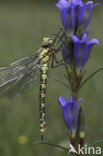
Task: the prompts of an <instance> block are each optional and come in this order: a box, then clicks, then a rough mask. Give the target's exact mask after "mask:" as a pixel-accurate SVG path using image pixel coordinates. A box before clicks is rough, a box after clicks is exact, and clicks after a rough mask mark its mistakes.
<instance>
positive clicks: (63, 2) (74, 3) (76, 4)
mask: <svg viewBox="0 0 103 156" xmlns="http://www.w3.org/2000/svg"><path fill="white" fill-rule="evenodd" d="M98 4H99V3H97V4H95V5H94V4H93V1H89V2H87V3H85V4H83V2H82V1H81V0H59V2H58V3H57V4H56V6H57V7H58V8H59V10H60V11H61V18H62V23H63V25H64V28H65V30H66V31H74V29H75V28H76V29H77V27H78V26H79V25H80V24H83V31H85V30H86V28H87V26H88V24H89V21H90V17H91V12H92V9H93V8H94V7H95V6H96V5H98Z"/></svg>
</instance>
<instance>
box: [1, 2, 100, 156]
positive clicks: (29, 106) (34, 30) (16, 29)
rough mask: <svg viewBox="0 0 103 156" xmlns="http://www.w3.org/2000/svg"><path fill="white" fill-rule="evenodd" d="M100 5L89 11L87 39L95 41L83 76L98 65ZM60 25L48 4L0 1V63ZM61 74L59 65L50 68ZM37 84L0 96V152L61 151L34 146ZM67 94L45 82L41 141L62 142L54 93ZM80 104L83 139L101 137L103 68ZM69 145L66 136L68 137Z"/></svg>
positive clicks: (52, 154)
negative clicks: (18, 93) (17, 93)
mask: <svg viewBox="0 0 103 156" xmlns="http://www.w3.org/2000/svg"><path fill="white" fill-rule="evenodd" d="M102 9H103V8H102V7H99V8H96V9H95V11H93V14H92V16H93V17H92V21H91V24H90V27H89V30H90V34H89V36H90V37H89V38H92V37H94V38H95V37H97V38H99V40H100V45H98V46H95V48H94V49H93V50H92V55H91V58H90V60H89V62H88V65H87V66H86V69H87V72H86V74H85V76H87V75H89V74H90V73H92V72H94V71H95V70H97V69H98V68H100V67H103V52H102V49H103V30H102V28H103V20H102V15H103V11H102ZM60 27H61V22H60V16H59V11H58V10H57V9H56V7H55V6H49V5H37V4H33V5H27V4H26V5H24V4H22V5H20V4H18V5H0V65H1V66H3V65H8V64H9V63H11V62H13V61H16V60H18V59H20V58H23V57H25V56H31V55H32V54H34V53H36V51H37V50H38V49H39V47H40V44H41V39H42V37H45V36H52V35H51V34H52V33H55V32H57V31H58V29H59V28H60ZM50 73H51V74H53V75H56V76H57V77H58V78H61V79H63V75H64V73H65V70H64V68H57V69H56V70H52V69H51V70H50ZM38 95H39V87H37V88H36V89H34V90H32V91H30V92H29V93H26V94H25V95H23V96H20V97H15V98H13V99H6V98H5V99H1V100H0V156H14V155H15V156H29V155H30V156H47V155H49V156H64V155H67V154H66V153H65V152H64V151H62V150H57V149H55V148H53V147H50V146H46V145H33V144H32V143H33V142H34V141H37V140H39V139H40V136H39V106H38V97H39V96H38ZM60 95H61V96H64V97H65V98H67V99H69V95H70V91H68V90H67V89H66V88H65V87H63V86H62V85H60V84H59V83H57V82H55V81H54V80H51V79H49V80H48V86H47V102H46V104H47V105H46V112H47V134H46V137H45V140H46V141H49V142H52V143H57V144H60V143H63V144H65V140H66V139H67V138H66V131H65V125H64V122H63V118H62V113H61V109H60V107H59V105H58V103H57V98H58V97H59V96H60ZM80 97H82V98H83V101H82V102H81V106H82V107H83V109H84V112H85V118H86V119H85V120H86V121H85V122H86V134H87V137H86V140H87V142H90V143H94V141H95V140H97V139H102V138H103V124H102V122H103V121H102V119H103V72H101V73H98V74H97V75H96V76H95V77H94V78H92V79H91V80H90V81H89V82H88V83H87V85H85V86H84V88H83V89H82V90H81V92H80ZM21 135H24V136H26V137H27V138H28V140H27V143H26V144H24V145H22V144H20V143H18V141H17V138H18V136H21ZM68 144H69V140H68Z"/></svg>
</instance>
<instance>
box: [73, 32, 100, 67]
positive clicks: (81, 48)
mask: <svg viewBox="0 0 103 156" xmlns="http://www.w3.org/2000/svg"><path fill="white" fill-rule="evenodd" d="M87 38H88V35H87V34H86V33H84V34H83V35H82V37H81V39H79V38H78V37H77V36H75V35H73V36H72V40H73V42H74V57H75V62H76V67H78V68H84V65H85V64H86V62H87V61H88V58H89V56H90V53H91V48H92V47H93V45H94V44H99V41H98V40H97V39H91V40H90V41H88V40H87Z"/></svg>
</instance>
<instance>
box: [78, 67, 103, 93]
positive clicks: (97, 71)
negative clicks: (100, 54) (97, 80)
mask: <svg viewBox="0 0 103 156" xmlns="http://www.w3.org/2000/svg"><path fill="white" fill-rule="evenodd" d="M102 70H103V68H100V69H98V70H96V71H95V72H94V73H92V74H91V75H90V76H88V77H87V78H86V79H85V80H84V81H83V82H82V83H81V85H80V87H79V88H78V90H80V89H81V88H82V87H83V86H84V85H85V84H86V83H87V82H88V80H90V79H91V78H92V77H93V76H95V75H96V74H97V73H99V72H100V71H102Z"/></svg>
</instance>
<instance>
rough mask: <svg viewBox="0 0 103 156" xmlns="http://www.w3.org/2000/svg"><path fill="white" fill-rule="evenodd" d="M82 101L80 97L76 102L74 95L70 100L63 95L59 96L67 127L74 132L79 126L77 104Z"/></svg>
mask: <svg viewBox="0 0 103 156" xmlns="http://www.w3.org/2000/svg"><path fill="white" fill-rule="evenodd" d="M80 101H81V98H80V99H78V101H77V102H75V101H74V100H73V96H72V95H71V96H70V101H67V100H66V99H65V98H63V97H62V96H60V97H59V98H58V102H59V104H60V106H61V109H62V112H63V117H64V121H65V124H66V127H67V129H68V130H69V131H72V132H75V131H76V128H77V106H78V104H79V102H80Z"/></svg>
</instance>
